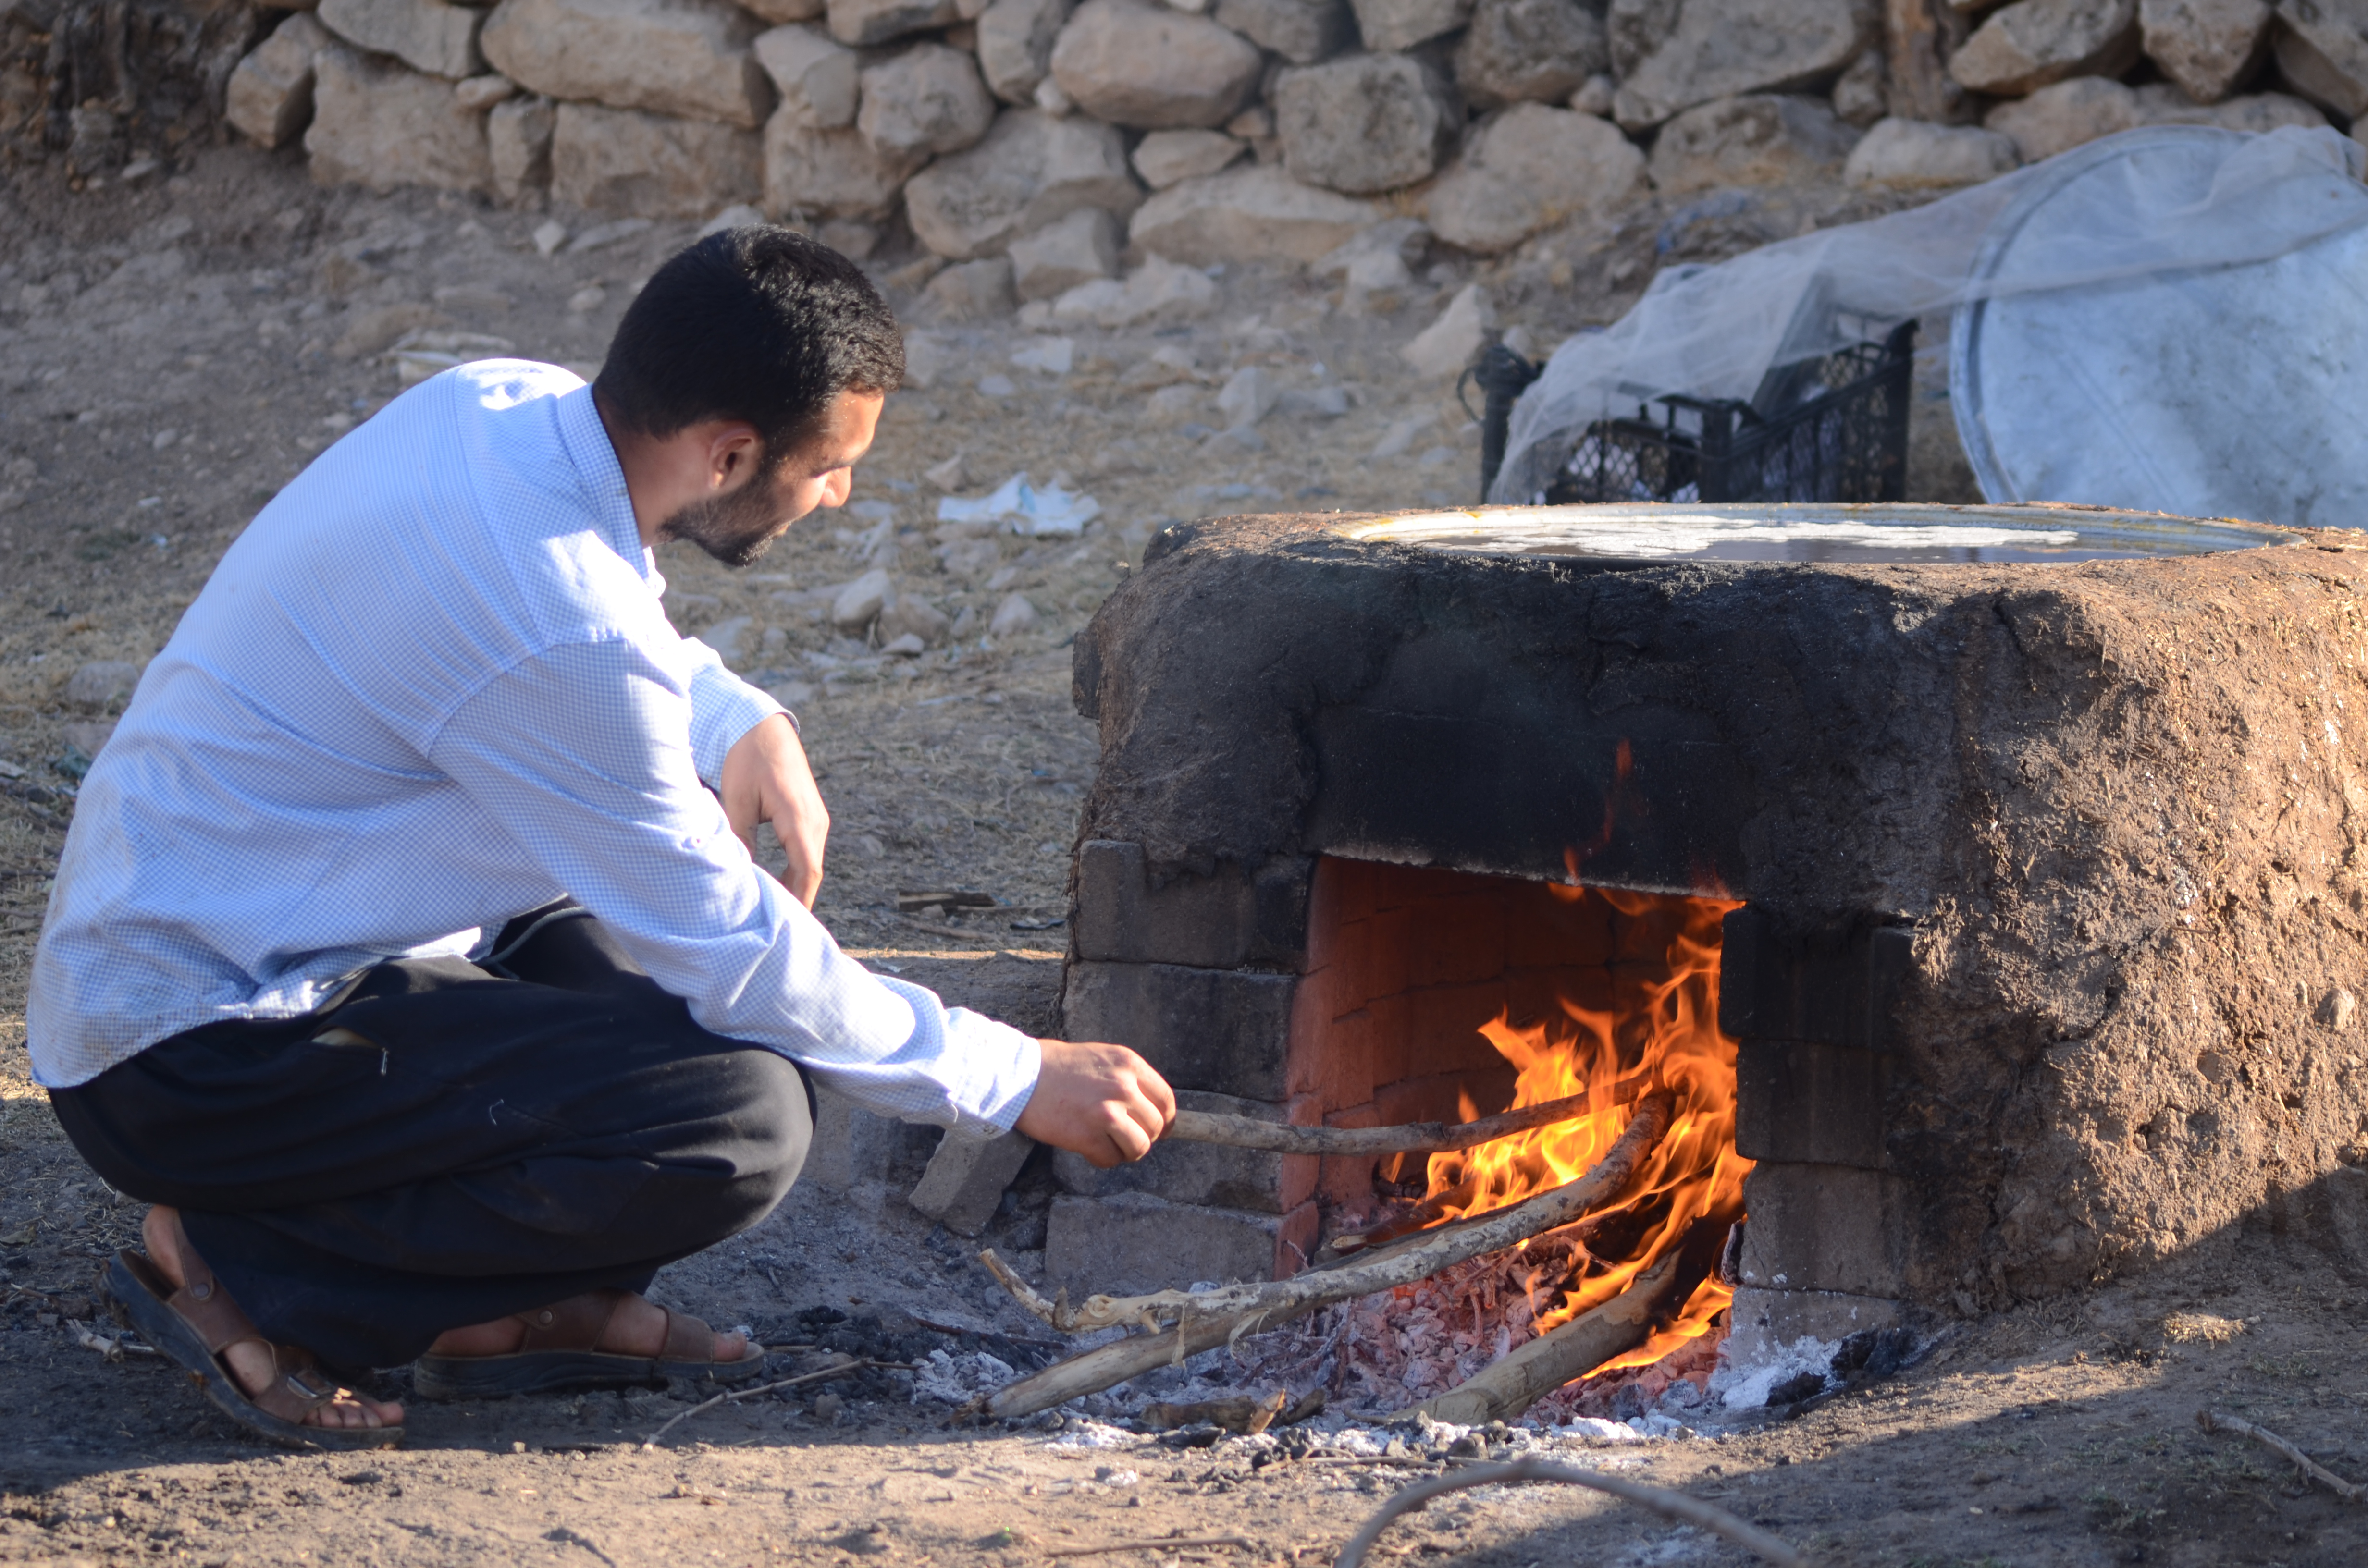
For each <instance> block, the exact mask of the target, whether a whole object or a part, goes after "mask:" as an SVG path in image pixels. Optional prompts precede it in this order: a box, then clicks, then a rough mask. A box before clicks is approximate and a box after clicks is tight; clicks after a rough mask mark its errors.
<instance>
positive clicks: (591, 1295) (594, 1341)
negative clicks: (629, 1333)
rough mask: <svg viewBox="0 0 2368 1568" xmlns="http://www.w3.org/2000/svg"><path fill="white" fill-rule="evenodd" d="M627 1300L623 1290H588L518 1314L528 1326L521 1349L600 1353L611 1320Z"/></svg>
mask: <svg viewBox="0 0 2368 1568" xmlns="http://www.w3.org/2000/svg"><path fill="white" fill-rule="evenodd" d="M624 1301H625V1292H623V1291H622V1290H587V1291H586V1292H585V1293H584V1294H583V1295H581V1296H570V1297H569V1298H568V1299H567V1300H565V1301H558V1302H554V1303H553V1304H552V1305H550V1306H547V1307H540V1308H537V1309H536V1310H534V1311H532V1312H518V1313H515V1314H513V1315H515V1316H516V1317H517V1319H518V1322H519V1323H521V1324H525V1325H526V1335H525V1337H524V1338H522V1339H520V1340H519V1341H518V1349H519V1350H520V1351H522V1352H524V1351H534V1350H597V1349H598V1348H599V1347H600V1336H601V1335H604V1334H606V1333H608V1332H609V1320H610V1319H611V1318H614V1317H615V1316H616V1315H617V1309H618V1308H619V1307H620V1306H622V1305H623V1304H624Z"/></svg>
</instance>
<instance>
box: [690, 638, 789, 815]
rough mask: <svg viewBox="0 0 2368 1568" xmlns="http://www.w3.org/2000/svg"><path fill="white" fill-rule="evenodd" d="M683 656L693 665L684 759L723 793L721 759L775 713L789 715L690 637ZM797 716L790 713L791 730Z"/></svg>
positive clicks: (710, 649)
mask: <svg viewBox="0 0 2368 1568" xmlns="http://www.w3.org/2000/svg"><path fill="white" fill-rule="evenodd" d="M682 647H683V652H684V653H688V654H689V655H690V657H691V660H692V661H693V663H692V666H691V672H690V756H691V761H692V765H693V766H694V767H696V768H697V769H698V772H699V777H700V780H701V781H702V782H704V783H705V784H706V785H707V787H708V788H709V789H711V790H720V789H722V788H723V758H724V756H725V755H726V754H727V753H729V752H730V751H731V750H732V748H733V746H734V745H735V744H738V742H739V740H740V737H741V736H743V735H745V734H746V733H748V732H749V731H751V730H753V729H755V728H756V727H757V725H758V724H760V723H763V722H765V721H766V720H767V719H769V718H771V717H772V716H773V715H774V714H776V713H790V710H788V709H786V708H784V707H782V706H781V705H780V703H779V702H777V701H775V700H774V699H773V697H772V694H771V693H770V692H766V691H759V690H758V689H757V687H753V686H750V685H749V684H748V683H747V682H746V681H745V680H742V679H741V678H740V677H739V676H735V675H734V674H733V673H732V671H731V670H730V669H729V668H727V667H726V666H725V665H724V663H723V654H721V653H717V652H716V651H715V650H714V649H712V648H711V647H709V646H708V645H707V644H706V643H704V642H700V640H699V639H698V638H696V637H686V638H684V639H683V643H682ZM790 722H791V723H792V724H795V723H796V722H798V716H797V715H796V714H794V713H790Z"/></svg>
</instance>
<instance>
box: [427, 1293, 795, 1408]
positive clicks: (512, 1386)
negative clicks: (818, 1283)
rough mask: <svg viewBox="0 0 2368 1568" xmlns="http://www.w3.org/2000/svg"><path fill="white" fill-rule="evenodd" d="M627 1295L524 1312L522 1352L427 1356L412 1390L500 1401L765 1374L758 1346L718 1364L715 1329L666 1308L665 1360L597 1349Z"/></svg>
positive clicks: (588, 1296)
mask: <svg viewBox="0 0 2368 1568" xmlns="http://www.w3.org/2000/svg"><path fill="white" fill-rule="evenodd" d="M625 1296H626V1292H625V1291H622V1290H590V1291H586V1293H585V1294H583V1295H581V1296H572V1297H570V1298H569V1299H567V1300H566V1301H561V1302H559V1303H558V1304H557V1305H555V1306H549V1307H541V1308H538V1309H536V1310H535V1311H533V1312H518V1313H516V1314H514V1315H515V1317H516V1318H517V1320H518V1323H520V1324H524V1325H525V1328H526V1335H525V1337H524V1338H523V1339H521V1340H520V1341H519V1342H518V1348H517V1349H516V1350H513V1351H511V1352H509V1353H508V1354H507V1355H503V1356H422V1357H421V1358H419V1359H418V1360H417V1361H416V1362H414V1363H412V1368H411V1387H412V1390H413V1392H416V1393H417V1394H418V1395H419V1396H420V1397H421V1398H422V1399H443V1400H453V1399H499V1398H502V1397H503V1396H505V1395H507V1394H515V1393H550V1392H555V1391H558V1390H562V1389H616V1388H636V1387H640V1388H664V1387H665V1386H666V1380H667V1379H668V1378H703V1379H707V1380H710V1381H715V1382H720V1383H736V1382H744V1381H746V1380H748V1379H750V1378H753V1377H755V1376H756V1375H757V1373H759V1372H761V1371H763V1370H764V1369H765V1352H764V1350H763V1348H762V1347H761V1346H755V1345H751V1346H749V1347H748V1352H747V1354H746V1355H744V1356H742V1357H740V1358H738V1359H737V1360H733V1361H719V1360H717V1359H715V1356H714V1350H715V1331H714V1330H713V1329H712V1328H710V1327H708V1326H707V1324H704V1323H701V1322H700V1320H699V1319H697V1318H695V1317H689V1316H686V1315H684V1314H683V1313H681V1312H676V1311H675V1310H674V1309H673V1308H671V1307H667V1306H664V1305H658V1311H660V1312H664V1313H666V1347H665V1348H664V1349H662V1350H660V1351H659V1352H658V1353H657V1355H655V1356H626V1355H621V1354H620V1353H618V1352H617V1351H614V1350H600V1349H597V1348H595V1346H598V1344H599V1343H600V1336H601V1335H604V1334H606V1333H608V1332H609V1320H610V1319H611V1318H614V1317H615V1316H616V1315H617V1309H618V1308H619V1307H620V1306H622V1305H623V1304H624V1301H625ZM653 1304H654V1305H655V1304H656V1303H653Z"/></svg>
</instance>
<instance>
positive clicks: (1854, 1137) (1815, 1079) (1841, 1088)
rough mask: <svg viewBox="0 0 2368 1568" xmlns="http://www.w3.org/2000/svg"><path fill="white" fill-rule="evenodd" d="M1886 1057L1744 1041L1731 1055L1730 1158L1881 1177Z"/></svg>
mask: <svg viewBox="0 0 2368 1568" xmlns="http://www.w3.org/2000/svg"><path fill="white" fill-rule="evenodd" d="M1896 1060H1897V1058H1896V1057H1895V1056H1894V1055H1893V1054H1892V1053H1891V1052H1889V1051H1859V1050H1854V1049H1852V1048H1851V1047H1850V1046H1846V1045H1820V1044H1814V1043H1810V1042H1807V1041H1801V1040H1745V1041H1743V1042H1742V1045H1741V1046H1740V1048H1739V1049H1738V1050H1737V1051H1736V1061H1735V1079H1736V1125H1735V1150H1736V1153H1738V1154H1741V1155H1743V1156H1744V1157H1745V1158H1746V1159H1750V1160H1775V1161H1779V1162H1782V1163H1784V1164H1787V1165H1857V1166H1861V1167H1862V1168H1864V1169H1867V1170H1883V1169H1884V1168H1885V1167H1886V1166H1887V1165H1889V1160H1888V1157H1887V1155H1886V1153H1885V1151H1884V1138H1883V1132H1884V1096H1886V1095H1887V1094H1888V1093H1889V1092H1890V1088H1891V1075H1892V1066H1893V1063H1894V1062H1896Z"/></svg>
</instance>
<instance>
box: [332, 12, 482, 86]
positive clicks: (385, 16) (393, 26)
mask: <svg viewBox="0 0 2368 1568" xmlns="http://www.w3.org/2000/svg"><path fill="white" fill-rule="evenodd" d="M313 15H315V16H317V17H320V18H321V25H322V26H323V27H324V28H328V29H329V30H330V31H331V32H333V33H335V34H336V35H337V36H338V37H339V38H341V39H344V40H346V41H347V42H348V43H354V44H359V45H360V46H361V47H362V48H364V49H367V50H371V51H375V52H377V53H380V54H392V55H393V56H394V57H395V58H396V59H397V60H400V61H402V62H404V64H405V65H408V66H410V67H411V68H412V69H413V70H414V71H425V72H427V74H429V75H431V76H442V77H446V78H448V79H449V80H451V81H455V82H457V81H459V80H460V79H461V77H463V76H473V75H475V74H477V73H478V72H480V71H483V70H484V68H485V57H484V55H482V54H480V53H478V52H477V28H478V26H479V24H481V23H483V22H484V19H485V15H484V12H482V11H472V10H467V9H464V8H463V7H461V6H448V5H446V4H445V3H444V0H321V8H320V9H319V10H318V11H316V12H314V13H313Z"/></svg>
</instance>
